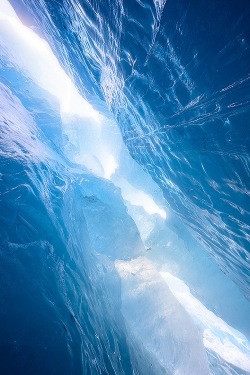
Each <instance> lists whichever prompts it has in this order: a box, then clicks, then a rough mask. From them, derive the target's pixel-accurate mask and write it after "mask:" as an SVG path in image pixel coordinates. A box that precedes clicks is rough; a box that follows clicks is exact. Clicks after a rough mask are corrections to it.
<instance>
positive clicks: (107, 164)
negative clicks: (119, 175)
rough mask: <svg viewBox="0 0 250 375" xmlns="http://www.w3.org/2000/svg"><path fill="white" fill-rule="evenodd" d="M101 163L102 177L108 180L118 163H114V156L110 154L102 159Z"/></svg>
mask: <svg viewBox="0 0 250 375" xmlns="http://www.w3.org/2000/svg"><path fill="white" fill-rule="evenodd" d="M102 165H103V168H104V178H107V179H108V180H110V177H111V176H112V175H113V174H114V173H115V171H116V168H117V167H118V164H117V163H116V161H115V159H114V157H113V156H112V155H111V154H110V155H108V156H107V157H105V158H104V159H103V160H102Z"/></svg>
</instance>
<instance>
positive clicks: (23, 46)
mask: <svg viewBox="0 0 250 375" xmlns="http://www.w3.org/2000/svg"><path fill="white" fill-rule="evenodd" d="M0 45H1V47H2V51H5V54H6V55H7V58H8V59H10V60H11V62H12V63H13V64H14V65H15V66H18V67H19V68H20V69H21V70H23V71H24V72H25V73H26V74H27V75H28V76H29V77H30V78H31V79H32V80H33V81H34V82H35V83H36V84H37V85H39V86H40V87H41V88H42V89H44V90H46V91H48V92H49V93H50V94H51V95H53V96H55V97H56V98H57V99H58V100H59V103H60V108H61V115H62V116H64V115H65V114H67V115H78V116H80V117H84V118H87V119H91V120H94V121H95V122H99V121H100V119H101V115H100V114H99V112H97V111H96V110H94V108H93V107H92V106H91V105H90V104H89V103H88V102H87V101H86V100H85V99H83V97H82V96H81V95H80V94H79V92H78V91H77V89H76V87H75V86H74V84H73V83H72V81H71V80H70V78H69V77H68V76H67V74H66V73H65V72H64V70H63V69H62V67H61V66H60V64H59V62H58V60H57V58H56V57H55V55H54V54H53V52H52V50H51V48H50V46H49V44H48V43H47V42H46V41H45V40H43V39H41V38H40V37H39V36H38V35H37V34H36V33H35V32H34V31H33V30H31V29H29V28H28V27H26V26H24V25H23V24H22V23H21V21H20V20H19V18H18V17H17V15H16V13H15V11H14V10H13V8H12V7H11V5H10V4H9V3H8V1H6V0H1V2H0Z"/></svg>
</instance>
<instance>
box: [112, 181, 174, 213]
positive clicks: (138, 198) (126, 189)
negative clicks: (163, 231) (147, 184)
mask: <svg viewBox="0 0 250 375" xmlns="http://www.w3.org/2000/svg"><path fill="white" fill-rule="evenodd" d="M115 183H116V185H117V186H119V187H120V189H121V192H122V197H123V199H124V200H125V201H128V202H129V203H130V204H131V205H133V206H141V207H143V208H144V210H145V211H146V212H147V213H148V214H150V215H154V214H156V215H159V216H161V217H162V218H163V219H166V217H167V214H166V211H164V210H163V209H162V208H160V207H159V206H158V205H157V204H156V203H155V201H154V200H153V198H152V197H151V196H150V195H148V194H146V193H145V192H144V191H143V190H139V189H137V188H135V187H134V186H133V185H131V184H130V183H129V182H127V181H125V180H124V179H119V180H118V181H117V180H115Z"/></svg>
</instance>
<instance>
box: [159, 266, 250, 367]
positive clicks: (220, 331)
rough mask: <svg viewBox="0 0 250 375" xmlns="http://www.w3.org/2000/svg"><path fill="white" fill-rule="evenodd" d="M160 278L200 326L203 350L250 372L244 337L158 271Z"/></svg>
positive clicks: (181, 284)
mask: <svg viewBox="0 0 250 375" xmlns="http://www.w3.org/2000/svg"><path fill="white" fill-rule="evenodd" d="M160 275H161V277H162V278H163V279H164V280H165V281H166V283H167V284H168V286H169V288H170V290H171V291H172V293H173V294H174V296H175V297H176V298H177V299H178V301H179V302H180V303H181V304H182V305H183V307H184V308H185V309H186V311H187V312H188V313H189V314H190V315H191V316H193V317H194V318H195V320H196V321H197V322H198V323H199V325H201V327H202V329H203V330H204V333H203V342H204V345H205V347H207V348H208V349H210V350H212V351H214V352H216V353H217V354H218V355H219V356H220V357H221V358H223V359H224V360H225V361H226V362H228V363H231V364H233V365H235V366H237V367H239V368H241V369H242V370H244V371H250V343H249V341H248V340H247V338H246V337H245V336H244V335H242V333H240V332H239V331H237V330H235V329H234V328H232V327H230V326H229V325H228V324H227V323H225V322H224V321H223V320H222V319H221V318H219V317H218V316H216V315H215V314H214V313H213V312H212V311H210V310H208V309H207V308H206V307H205V306H204V305H203V304H202V303H201V302H200V301H199V300H198V299H196V298H195V297H194V296H193V295H192V293H191V292H190V289H189V287H188V286H187V285H186V284H185V283H184V282H183V281H182V280H180V279H178V278H177V277H175V276H173V275H171V274H170V273H169V272H160Z"/></svg>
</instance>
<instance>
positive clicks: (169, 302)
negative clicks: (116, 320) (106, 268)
mask: <svg viewBox="0 0 250 375" xmlns="http://www.w3.org/2000/svg"><path fill="white" fill-rule="evenodd" d="M115 265H116V269H117V271H118V273H119V275H120V277H121V297H122V314H123V316H124V318H125V322H126V324H127V325H128V328H129V329H130V330H131V331H132V333H133V334H134V335H135V337H136V338H137V339H138V340H140V341H141V342H142V343H143V345H144V347H145V348H146V349H147V350H148V351H149V352H150V353H151V354H152V355H153V356H154V357H155V359H156V360H157V361H158V362H159V363H160V364H161V365H162V366H163V367H164V368H165V369H166V370H167V371H169V372H170V373H173V374H187V375H194V374H195V375H206V374H209V373H210V371H209V365H208V360H207V356H206V352H205V348H204V346H203V342H202V335H201V334H200V332H199V330H198V328H197V326H196V325H195V323H194V322H193V321H192V319H191V318H190V317H189V315H188V314H187V312H186V311H185V310H184V309H183V307H182V306H181V304H180V303H179V302H178V301H177V300H176V298H175V297H174V296H173V294H172V293H171V291H170V290H169V288H168V286H167V284H166V283H165V281H164V280H163V279H162V278H161V276H160V275H159V273H158V272H157V270H156V269H155V268H154V266H153V264H152V263H151V262H150V261H149V260H147V259H146V258H144V257H140V258H137V259H135V260H132V261H127V262H126V261H125V262H124V261H116V262H115Z"/></svg>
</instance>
